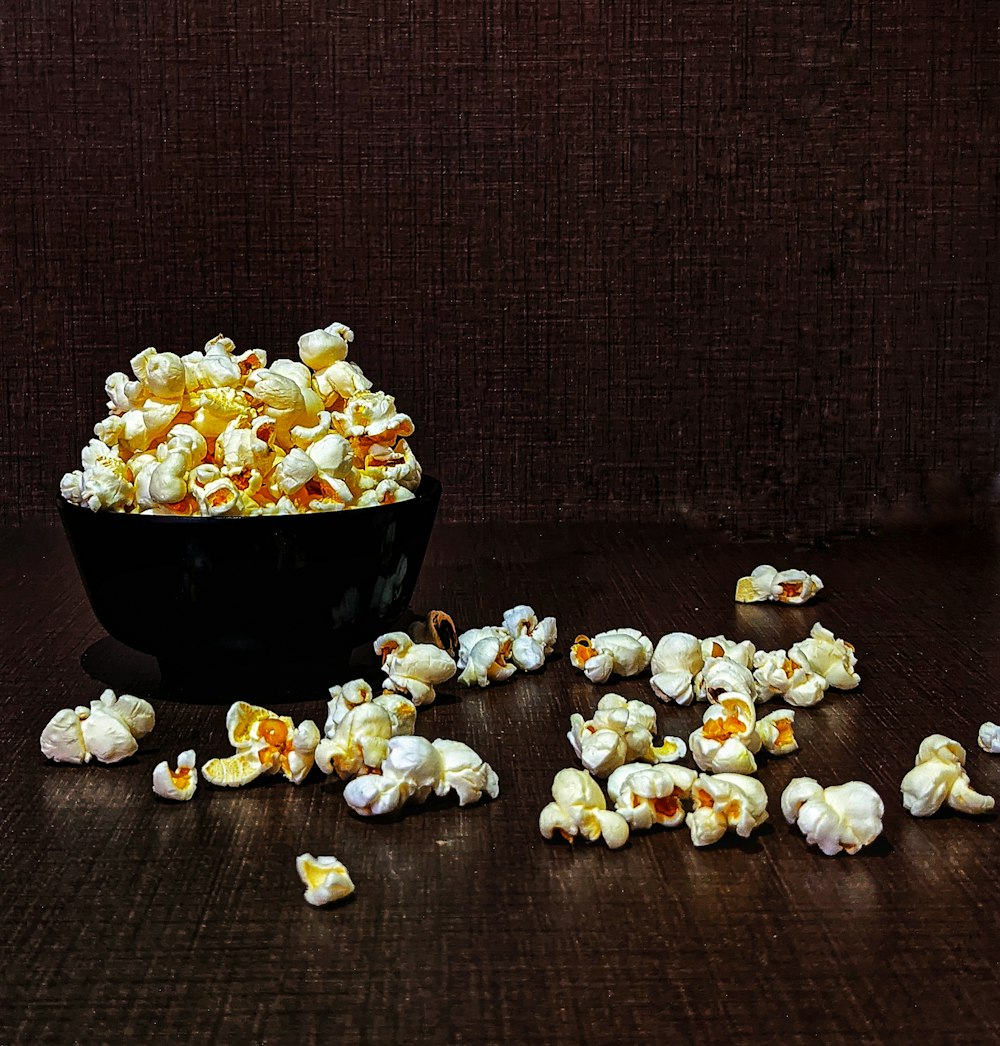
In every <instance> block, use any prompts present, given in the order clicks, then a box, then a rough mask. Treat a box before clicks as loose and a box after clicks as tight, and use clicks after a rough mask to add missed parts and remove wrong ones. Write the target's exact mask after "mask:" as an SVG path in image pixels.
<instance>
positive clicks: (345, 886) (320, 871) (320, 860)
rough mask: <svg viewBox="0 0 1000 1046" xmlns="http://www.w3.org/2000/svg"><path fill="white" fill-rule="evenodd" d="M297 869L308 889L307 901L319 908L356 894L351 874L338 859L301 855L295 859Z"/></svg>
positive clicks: (306, 893) (307, 854)
mask: <svg viewBox="0 0 1000 1046" xmlns="http://www.w3.org/2000/svg"><path fill="white" fill-rule="evenodd" d="M295 868H296V870H297V871H298V873H299V878H300V879H301V880H302V883H303V885H304V886H305V887H306V892H305V899H306V900H307V901H308V902H309V903H310V904H314V905H316V906H317V907H319V906H321V905H324V904H330V903H332V902H333V901H340V900H342V899H343V898H345V897H347V896H349V895H350V894H352V893H354V883H353V882H352V881H351V876H350V873H349V872H348V871H347V869H346V868H345V867H344V865H343V864H342V863H341V862H340V861H338V860H337V858H336V857H313V855H312V854H309V853H305V854H299V856H298V857H296V858H295Z"/></svg>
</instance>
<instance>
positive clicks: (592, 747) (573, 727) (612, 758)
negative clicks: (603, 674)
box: [566, 694, 687, 777]
mask: <svg viewBox="0 0 1000 1046" xmlns="http://www.w3.org/2000/svg"><path fill="white" fill-rule="evenodd" d="M655 730H656V711H655V710H654V709H653V707H652V706H651V705H648V704H646V703H645V702H644V701H627V700H626V699H625V698H624V697H622V696H621V695H620V694H605V695H604V696H603V697H602V698H601V700H600V701H599V702H598V703H597V711H596V712H595V713H594V716H593V718H591V719H589V720H584V718H583V716H582V715H580V713H579V712H574V713H573V715H572V716H570V729H569V733H568V734H567V735H566V736H567V738H568V739H569V743H570V745H572V747H573V751H574V752H575V753H576V755H577V758H579V760H580V761H581V762H582V763H583V765H584V767H585V768H586V769H587V770H589V771H590V772H591V773H592V774H595V775H596V776H597V777H607V776H608V775H609V774H610V773H611V772H612V771H613V770H616V769H617V768H618V767H620V766H622V765H623V764H625V763H630V762H635V761H637V760H641V761H643V762H646V763H672V762H676V761H677V760H678V759H683V758H684V756H685V755H687V746H686V745H685V744H684V741H683V740H682V739H681V738H679V737H664V738H663V740H662V742H661V743H660V745H658V746H654V744H653V734H654V732H655Z"/></svg>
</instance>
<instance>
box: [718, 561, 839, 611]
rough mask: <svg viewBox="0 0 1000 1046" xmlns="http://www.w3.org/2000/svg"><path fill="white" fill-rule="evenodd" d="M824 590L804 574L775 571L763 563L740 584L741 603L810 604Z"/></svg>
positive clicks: (818, 582) (799, 571)
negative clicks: (768, 601)
mask: <svg viewBox="0 0 1000 1046" xmlns="http://www.w3.org/2000/svg"><path fill="white" fill-rule="evenodd" d="M822 588H823V582H822V581H821V580H820V579H819V578H818V577H817V576H816V575H815V574H808V573H806V571H804V570H781V571H778V570H775V568H774V567H772V566H770V564H767V563H762V564H761V565H760V566H759V567H756V568H754V570H753V571H751V573H750V574H749V575H748V576H747V577H741V578H740V579H739V581H737V582H736V602H737V603H762V602H764V601H765V600H770V601H771V602H775V603H789V604H793V605H798V604H800V603H807V602H808V601H809V600H810V599H812V598H813V596H815V595H816V593H817V592H819V591H821V589H822Z"/></svg>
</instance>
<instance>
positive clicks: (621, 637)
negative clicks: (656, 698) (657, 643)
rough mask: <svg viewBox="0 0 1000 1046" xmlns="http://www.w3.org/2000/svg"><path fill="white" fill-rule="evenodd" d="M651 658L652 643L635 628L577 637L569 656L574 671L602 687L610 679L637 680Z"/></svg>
mask: <svg viewBox="0 0 1000 1046" xmlns="http://www.w3.org/2000/svg"><path fill="white" fill-rule="evenodd" d="M652 656H653V644H652V642H651V640H650V639H649V637H648V636H645V635H643V634H642V632H640V631H639V630H638V629H636V628H619V629H615V630H613V631H610V632H598V633H597V635H595V636H593V637H589V636H583V635H581V636H577V637H576V639H575V640H574V641H573V645H572V646H571V647H570V653H569V659H570V663H571V664H572V665H573V667H574V668H579V669H582V670H583V673H584V675H586V677H587V678H588V679H589V680H590V681H591V682H592V683H605V682H607V681H608V679H610V678H611V676H612V675H619V676H621V677H622V678H626V677H628V676H637V675H638V674H639V673H640V672H642V671H644V670H645V669H646V668H647V667H648V666H649V662H650V659H651V658H652Z"/></svg>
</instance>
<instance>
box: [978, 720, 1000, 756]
mask: <svg viewBox="0 0 1000 1046" xmlns="http://www.w3.org/2000/svg"><path fill="white" fill-rule="evenodd" d="M978 742H979V747H980V748H981V749H982V750H983V751H984V752H989V753H990V754H991V755H1000V726H997V724H996V723H990V722H986V723H983V725H982V726H980V728H979V737H978Z"/></svg>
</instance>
